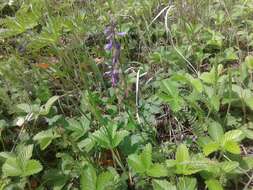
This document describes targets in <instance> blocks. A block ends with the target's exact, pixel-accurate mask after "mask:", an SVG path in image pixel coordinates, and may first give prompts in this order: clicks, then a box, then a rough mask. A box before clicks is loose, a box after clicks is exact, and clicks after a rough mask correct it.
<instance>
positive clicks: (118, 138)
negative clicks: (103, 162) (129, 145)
mask: <svg viewBox="0 0 253 190" xmlns="http://www.w3.org/2000/svg"><path fill="white" fill-rule="evenodd" d="M127 135H129V132H128V131H126V130H121V131H118V132H116V135H115V136H114V139H113V142H112V147H113V148H114V147H117V146H118V145H119V144H120V143H121V141H123V139H124V138H125V137H126V136H127Z"/></svg>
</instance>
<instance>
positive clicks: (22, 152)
mask: <svg viewBox="0 0 253 190" xmlns="http://www.w3.org/2000/svg"><path fill="white" fill-rule="evenodd" d="M32 153H33V145H32V144H30V145H27V146H20V147H19V149H18V157H19V158H20V159H21V160H22V161H24V160H29V159H30V158H31V157H32Z"/></svg>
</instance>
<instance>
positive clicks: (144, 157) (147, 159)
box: [140, 144, 152, 169]
mask: <svg viewBox="0 0 253 190" xmlns="http://www.w3.org/2000/svg"><path fill="white" fill-rule="evenodd" d="M140 159H141V161H142V163H143V165H144V167H145V168H146V169H148V168H150V166H151V164H152V146H151V144H147V145H146V146H145V148H144V150H143V151H142V153H141V154H140Z"/></svg>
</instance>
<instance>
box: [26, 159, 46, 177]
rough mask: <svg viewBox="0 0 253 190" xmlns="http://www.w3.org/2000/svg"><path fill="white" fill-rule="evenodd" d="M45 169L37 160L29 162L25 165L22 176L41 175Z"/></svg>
mask: <svg viewBox="0 0 253 190" xmlns="http://www.w3.org/2000/svg"><path fill="white" fill-rule="evenodd" d="M42 169H43V167H42V165H41V164H40V162H39V161H37V160H28V161H27V162H26V164H25V168H24V171H23V173H22V176H23V177H25V176H30V175H33V174H36V173H39V172H40V171H41V170H42Z"/></svg>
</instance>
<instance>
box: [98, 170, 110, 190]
mask: <svg viewBox="0 0 253 190" xmlns="http://www.w3.org/2000/svg"><path fill="white" fill-rule="evenodd" d="M113 185H114V176H113V174H112V173H111V172H109V171H108V172H103V173H101V174H100V175H99V176H98V178H97V185H96V190H107V189H113Z"/></svg>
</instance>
